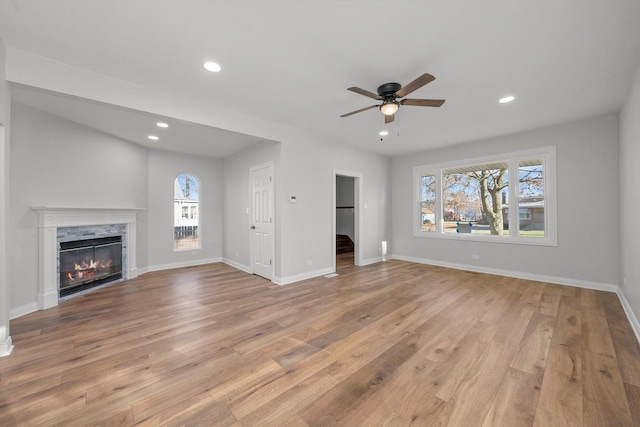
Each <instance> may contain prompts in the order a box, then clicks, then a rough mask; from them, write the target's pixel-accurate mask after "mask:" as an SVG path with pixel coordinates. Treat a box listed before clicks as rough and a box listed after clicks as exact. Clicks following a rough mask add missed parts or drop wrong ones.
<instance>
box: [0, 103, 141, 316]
mask: <svg viewBox="0 0 640 427" xmlns="http://www.w3.org/2000/svg"><path fill="white" fill-rule="evenodd" d="M11 120H12V129H11V136H12V144H11V174H10V196H11V197H10V206H11V209H10V213H9V216H8V225H9V230H10V236H9V240H10V241H11V244H12V250H11V252H10V254H9V283H10V284H11V289H10V291H11V292H10V295H9V301H10V307H11V312H12V317H15V316H19V315H23V314H26V313H29V312H31V311H34V310H36V309H37V293H38V268H37V266H38V228H37V227H38V217H37V214H36V213H35V211H33V209H32V207H33V206H63V207H64V206H68V207H106V208H109V207H113V208H144V207H146V199H147V170H146V168H147V151H146V149H144V148H143V147H139V146H136V145H134V144H131V143H129V142H126V141H122V140H120V139H117V138H115V137H112V136H110V135H107V134H104V133H101V132H98V131H96V130H94V129H90V128H87V127H84V126H81V125H79V124H77V123H74V122H71V121H68V120H65V119H62V118H60V117H57V116H54V115H51V114H49V113H45V112H43V111H40V110H37V109H34V108H31V107H28V106H25V105H22V104H19V103H15V102H14V103H13V104H12V117H11ZM114 170H116V171H117V173H114ZM145 217H146V212H145V211H142V212H140V213H138V220H139V225H138V227H136V228H137V231H138V236H137V239H138V240H139V241H140V243H139V244H138V253H137V258H138V260H142V261H141V262H144V260H145V259H147V253H146V250H147V245H146V244H145V242H146V234H145V233H146V227H145V222H146V221H145ZM138 267H140V263H138Z"/></svg>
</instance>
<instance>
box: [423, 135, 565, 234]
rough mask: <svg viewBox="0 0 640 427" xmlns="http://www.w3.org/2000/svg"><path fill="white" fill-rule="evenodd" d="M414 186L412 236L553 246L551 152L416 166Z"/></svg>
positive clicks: (537, 151) (541, 150)
mask: <svg viewBox="0 0 640 427" xmlns="http://www.w3.org/2000/svg"><path fill="white" fill-rule="evenodd" d="M414 183H415V184H414V192H415V194H416V200H417V202H418V206H417V208H416V209H415V210H414V220H415V224H416V226H415V229H414V230H415V231H414V235H415V236H419V237H436V238H452V239H473V240H484V241H493V242H504V243H521V244H538V245H540V244H542V245H555V244H556V240H555V236H556V232H555V224H556V219H555V198H554V197H551V196H552V195H553V194H554V190H555V147H546V148H541V149H536V150H528V151H522V152H516V153H508V154H505V155H503V156H500V157H497V156H496V157H495V158H491V157H487V158H478V159H471V160H465V161H459V162H454V163H447V164H439V165H425V166H418V167H416V168H414ZM510 190H511V191H510Z"/></svg>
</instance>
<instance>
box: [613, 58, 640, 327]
mask: <svg viewBox="0 0 640 427" xmlns="http://www.w3.org/2000/svg"><path fill="white" fill-rule="evenodd" d="M639 159H640V67H638V69H637V70H636V74H635V77H634V80H633V83H632V85H631V87H630V88H629V94H628V95H627V100H626V103H625V106H624V108H623V109H622V112H621V113H620V208H619V210H618V212H619V215H620V255H621V258H620V282H621V289H622V292H623V293H624V295H625V297H626V299H627V300H628V301H629V304H630V306H631V309H632V310H633V312H634V314H635V317H636V319H635V321H636V325H637V326H638V319H640V263H639V262H638V258H639V256H640V227H638V221H639V219H640V218H638V214H639V213H640V190H638V185H639V183H640V165H639V164H638V160H639ZM636 333H637V334H640V331H639V330H636Z"/></svg>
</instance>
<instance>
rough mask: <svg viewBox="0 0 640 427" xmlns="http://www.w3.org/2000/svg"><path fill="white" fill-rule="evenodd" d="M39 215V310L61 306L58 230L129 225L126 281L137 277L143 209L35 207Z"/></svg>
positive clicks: (124, 274) (124, 276) (124, 275)
mask: <svg viewBox="0 0 640 427" xmlns="http://www.w3.org/2000/svg"><path fill="white" fill-rule="evenodd" d="M32 209H33V210H34V211H36V212H37V213H38V228H39V249H40V252H39V256H40V263H39V280H38V308H39V309H40V310H45V309H47V308H50V307H54V306H56V305H58V277H57V276H58V241H57V232H58V228H62V227H82V226H93V225H104V224H126V226H127V228H126V230H127V232H126V245H127V252H128V261H127V267H126V271H123V278H124V279H133V278H134V277H136V276H137V268H136V265H137V264H136V213H137V212H140V211H142V210H144V209H143V208H83V207H63V206H33V207H32Z"/></svg>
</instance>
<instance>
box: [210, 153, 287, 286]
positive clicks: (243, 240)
mask: <svg viewBox="0 0 640 427" xmlns="http://www.w3.org/2000/svg"><path fill="white" fill-rule="evenodd" d="M266 162H274V180H275V186H274V200H278V196H279V191H280V190H279V188H280V179H279V176H280V175H279V169H280V144H278V143H274V142H264V143H261V144H256V145H254V146H252V147H249V148H246V149H244V150H242V151H239V152H237V153H235V154H233V155H231V156H229V157H226V158H225V159H223V161H222V169H223V187H224V188H223V199H222V204H223V207H224V212H223V227H222V233H223V234H222V237H223V238H222V257H223V260H224V261H225V262H226V263H228V264H230V265H233V266H235V267H237V268H240V269H242V270H245V271H249V268H250V266H249V263H250V255H251V254H250V246H249V226H250V225H251V221H250V218H249V214H248V213H247V209H249V208H250V206H251V200H250V186H249V170H250V168H251V167H252V166H256V165H259V164H262V163H266ZM279 213H280V207H279V206H278V205H277V204H276V206H275V210H274V216H275V223H274V225H275V229H274V236H275V241H274V245H275V254H274V256H275V266H274V275H276V276H279V275H280V265H281V263H280V226H279V223H280V219H279V217H278V215H279Z"/></svg>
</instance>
